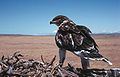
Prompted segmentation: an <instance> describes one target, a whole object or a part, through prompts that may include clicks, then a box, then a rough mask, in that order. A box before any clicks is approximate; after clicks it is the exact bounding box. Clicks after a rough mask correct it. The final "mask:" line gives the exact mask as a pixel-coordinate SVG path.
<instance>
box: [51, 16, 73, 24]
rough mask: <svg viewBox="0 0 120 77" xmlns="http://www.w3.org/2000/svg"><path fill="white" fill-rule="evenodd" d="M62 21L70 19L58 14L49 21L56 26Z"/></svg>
mask: <svg viewBox="0 0 120 77" xmlns="http://www.w3.org/2000/svg"><path fill="white" fill-rule="evenodd" d="M64 21H71V20H70V19H69V18H68V17H66V16H63V15H58V16H56V17H55V18H53V20H52V21H50V24H56V25H57V26H60V24H62V23H63V22H64Z"/></svg>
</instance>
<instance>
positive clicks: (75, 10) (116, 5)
mask: <svg viewBox="0 0 120 77" xmlns="http://www.w3.org/2000/svg"><path fill="white" fill-rule="evenodd" d="M57 15H66V16H68V17H69V18H70V19H71V20H73V21H74V22H75V23H76V24H81V25H85V26H87V27H88V28H90V29H91V31H92V32H93V33H103V32H118V31H120V0H0V34H35V35H37V34H38V35H39V34H51V33H53V32H54V31H55V30H56V29H57V27H56V26H55V25H50V24H49V21H50V20H52V18H53V17H55V16H57Z"/></svg>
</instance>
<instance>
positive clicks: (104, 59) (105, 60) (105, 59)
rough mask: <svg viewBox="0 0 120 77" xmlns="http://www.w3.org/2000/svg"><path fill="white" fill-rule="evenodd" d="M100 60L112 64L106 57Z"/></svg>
mask: <svg viewBox="0 0 120 77" xmlns="http://www.w3.org/2000/svg"><path fill="white" fill-rule="evenodd" d="M102 61H104V62H106V63H108V64H109V65H112V62H110V61H109V60H108V59H107V58H103V60H102Z"/></svg>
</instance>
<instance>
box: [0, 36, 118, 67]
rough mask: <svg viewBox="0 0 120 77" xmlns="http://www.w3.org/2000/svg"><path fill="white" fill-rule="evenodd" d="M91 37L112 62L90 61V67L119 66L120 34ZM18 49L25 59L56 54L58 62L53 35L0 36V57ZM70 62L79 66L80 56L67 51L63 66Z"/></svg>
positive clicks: (46, 58) (49, 58) (56, 62)
mask: <svg viewBox="0 0 120 77" xmlns="http://www.w3.org/2000/svg"><path fill="white" fill-rule="evenodd" d="M93 38H94V39H95V41H96V42H97V44H98V46H99V50H100V53H101V54H102V55H103V56H105V57H107V58H108V59H109V60H110V61H111V62H112V63H113V65H112V66H109V65H108V64H107V63H105V62H102V61H90V64H91V68H120V35H119V36H118V35H117V36H116V35H94V36H93ZM16 51H20V53H21V54H23V55H24V58H25V59H35V60H39V61H41V59H40V56H41V55H43V57H44V59H45V61H48V62H49V61H51V59H52V58H53V57H54V56H55V55H56V56H57V58H56V60H55V62H54V64H58V61H59V57H58V47H57V46H56V44H55V40H54V36H4V35H2V36H0V57H2V56H3V55H5V56H9V55H12V54H13V53H14V52H16ZM67 63H70V64H71V65H72V66H74V67H81V64H80V58H79V57H77V56H75V55H74V54H73V53H71V52H69V51H67V54H66V60H65V63H64V66H66V65H67Z"/></svg>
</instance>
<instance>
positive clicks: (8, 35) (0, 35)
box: [0, 34, 32, 36]
mask: <svg viewBox="0 0 120 77" xmlns="http://www.w3.org/2000/svg"><path fill="white" fill-rule="evenodd" d="M0 36H32V35H24V34H0Z"/></svg>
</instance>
